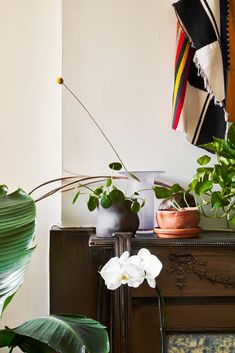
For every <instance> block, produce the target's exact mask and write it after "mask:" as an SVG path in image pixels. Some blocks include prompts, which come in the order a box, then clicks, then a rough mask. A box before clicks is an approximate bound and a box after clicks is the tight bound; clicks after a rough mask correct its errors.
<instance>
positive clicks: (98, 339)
mask: <svg viewBox="0 0 235 353" xmlns="http://www.w3.org/2000/svg"><path fill="white" fill-rule="evenodd" d="M0 341H2V342H3V343H7V344H8V345H9V344H10V345H11V344H13V345H14V346H18V347H19V348H20V349H22V350H23V351H24V352H27V353H39V352H40V353H50V352H61V353H71V352H74V353H82V352H83V351H84V350H83V347H85V348H86V351H87V352H89V353H107V352H109V341H108V335H107V332H106V330H105V327H104V326H103V325H101V324H99V323H98V322H97V321H95V320H92V319H88V318H86V317H84V316H78V315H51V316H45V317H40V318H36V319H33V320H30V321H27V322H25V323H24V324H22V325H21V326H19V327H17V328H14V329H8V328H7V329H6V330H2V331H0Z"/></svg>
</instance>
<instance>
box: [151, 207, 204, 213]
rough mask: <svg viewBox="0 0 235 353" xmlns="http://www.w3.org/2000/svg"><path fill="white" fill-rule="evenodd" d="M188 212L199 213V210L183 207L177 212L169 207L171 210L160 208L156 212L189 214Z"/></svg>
mask: <svg viewBox="0 0 235 353" xmlns="http://www.w3.org/2000/svg"><path fill="white" fill-rule="evenodd" d="M189 211H191V212H192V211H198V212H199V209H198V208H197V207H183V208H181V209H180V210H177V209H176V208H174V207H171V208H161V209H158V210H157V212H189Z"/></svg>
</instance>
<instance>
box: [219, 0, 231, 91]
mask: <svg viewBox="0 0 235 353" xmlns="http://www.w3.org/2000/svg"><path fill="white" fill-rule="evenodd" d="M228 11H229V4H228V0H221V1H220V32H221V51H222V58H223V69H224V87H225V89H226V88H227V70H228V65H229V62H228V36H227V26H228Z"/></svg>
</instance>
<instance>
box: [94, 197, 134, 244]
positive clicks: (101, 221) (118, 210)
mask: <svg viewBox="0 0 235 353" xmlns="http://www.w3.org/2000/svg"><path fill="white" fill-rule="evenodd" d="M138 227H139V217H138V215H137V214H136V213H133V212H132V211H131V202H130V201H128V200H125V201H123V202H121V203H114V204H113V205H112V206H111V207H109V208H103V207H102V206H99V207H98V212H97V221H96V236H97V237H102V238H103V237H112V235H113V233H115V232H132V233H133V234H135V232H136V230H137V229H138Z"/></svg>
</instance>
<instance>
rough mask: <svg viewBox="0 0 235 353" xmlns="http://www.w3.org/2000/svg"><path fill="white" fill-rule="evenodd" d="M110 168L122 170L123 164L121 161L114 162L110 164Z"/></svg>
mask: <svg viewBox="0 0 235 353" xmlns="http://www.w3.org/2000/svg"><path fill="white" fill-rule="evenodd" d="M109 168H110V169H112V170H121V169H122V164H121V163H119V162H112V163H110V164H109Z"/></svg>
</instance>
